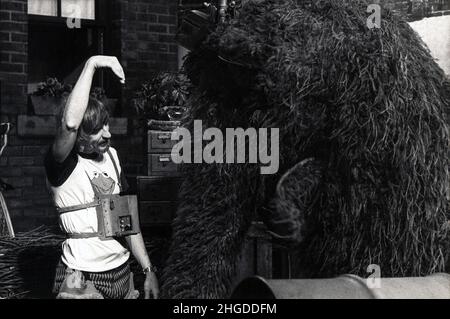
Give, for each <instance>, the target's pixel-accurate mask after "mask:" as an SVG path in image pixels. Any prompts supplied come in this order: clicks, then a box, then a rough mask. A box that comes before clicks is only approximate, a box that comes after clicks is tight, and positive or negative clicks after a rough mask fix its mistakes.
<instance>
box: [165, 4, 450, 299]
mask: <svg viewBox="0 0 450 319" xmlns="http://www.w3.org/2000/svg"><path fill="white" fill-rule="evenodd" d="M366 9H367V3H365V2H363V1H358V0H320V1H315V2H313V3H312V4H309V1H305V2H301V3H300V4H296V3H294V2H293V1H276V0H262V1H261V0H259V1H255V0H253V1H248V2H247V3H246V5H245V6H244V8H243V10H242V13H241V16H240V18H239V19H237V20H236V21H234V22H232V23H229V24H226V25H224V26H222V27H219V28H217V30H216V31H215V32H214V33H212V34H211V35H210V36H209V38H208V39H207V40H206V41H205V42H204V43H203V44H202V46H201V47H200V48H199V49H198V50H195V51H193V52H192V53H191V54H190V56H189V58H188V60H187V61H186V64H185V66H186V69H187V71H188V73H189V76H190V78H191V80H192V82H193V83H194V85H195V92H193V93H194V94H193V97H192V99H191V101H190V106H191V114H190V119H191V122H190V123H187V124H186V125H187V127H192V120H194V119H201V120H203V124H204V125H205V127H218V128H221V129H225V128H227V127H231V128H235V127H243V128H248V127H255V128H259V127H267V128H271V127H275V128H280V170H279V172H278V174H276V175H260V171H259V167H258V166H256V165H242V164H240V165H232V164H214V165H208V164H204V165H203V164H200V165H186V167H185V169H186V174H187V177H186V180H185V182H184V184H183V187H182V192H181V195H180V196H181V197H180V201H181V202H180V205H179V208H178V212H177V216H176V218H175V221H174V223H173V242H172V245H171V250H170V252H169V258H168V260H167V265H166V268H165V271H164V274H163V277H162V284H163V285H162V293H163V294H164V295H165V296H166V297H172V298H223V297H226V296H227V295H228V294H229V293H230V283H231V281H232V278H233V275H234V272H235V268H236V259H237V257H238V255H239V252H240V249H241V246H242V242H243V238H244V236H245V233H246V231H247V229H248V226H249V224H250V222H251V220H252V219H253V218H255V217H256V216H258V214H259V216H261V217H262V218H264V219H265V220H266V222H267V225H269V227H270V228H271V229H272V231H274V232H275V233H276V234H277V235H278V237H280V238H283V239H284V240H285V241H286V240H288V241H290V242H299V241H301V244H300V245H299V246H296V247H295V251H296V252H297V254H298V256H300V258H297V260H298V261H297V263H296V264H295V269H296V270H297V275H299V276H305V277H329V276H335V275H339V274H343V273H353V274H359V275H365V274H366V268H367V266H368V265H369V264H379V265H380V266H381V271H382V274H383V276H419V275H426V274H430V273H433V272H437V271H443V270H444V269H445V266H446V263H448V253H449V224H448V219H449V206H448V197H447V196H448V191H449V172H448V167H449V160H448V158H449V156H448V155H449V144H448V143H449V138H450V135H449V118H448V115H449V87H448V86H449V83H448V82H447V79H446V78H445V75H444V73H443V71H442V70H441V69H440V68H439V67H438V65H437V64H436V63H435V61H433V59H432V58H431V56H430V53H429V52H428V50H427V48H426V47H425V45H424V44H423V42H422V41H421V40H420V39H419V38H418V36H417V35H416V34H415V33H414V32H413V31H412V29H411V28H410V27H409V26H408V24H407V23H406V22H404V21H401V20H399V19H398V18H397V17H395V16H393V15H392V13H391V12H389V11H383V12H382V25H381V28H380V29H376V28H375V29H369V28H368V27H367V25H366V21H367V18H368V16H369V14H368V13H366ZM301 162H302V163H301ZM298 163H300V164H298ZM286 173H287V175H285V176H284V177H283V179H282V183H280V184H279V186H278V188H277V187H276V185H277V183H278V182H279V181H280V178H281V176H283V175H284V174H286ZM299 185H300V186H301V187H299ZM283 224H284V225H285V226H282V227H280V225H283Z"/></svg>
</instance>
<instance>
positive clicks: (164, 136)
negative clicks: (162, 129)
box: [156, 133, 171, 143]
mask: <svg viewBox="0 0 450 319" xmlns="http://www.w3.org/2000/svg"><path fill="white" fill-rule="evenodd" d="M170 137H171V133H161V134H158V135H157V136H156V138H157V139H158V140H159V141H161V142H162V143H166V141H168V140H170Z"/></svg>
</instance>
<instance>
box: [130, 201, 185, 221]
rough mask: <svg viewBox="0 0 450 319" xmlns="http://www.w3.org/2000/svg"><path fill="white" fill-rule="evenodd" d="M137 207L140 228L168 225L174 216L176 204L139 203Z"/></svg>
mask: <svg viewBox="0 0 450 319" xmlns="http://www.w3.org/2000/svg"><path fill="white" fill-rule="evenodd" d="M139 206H140V207H139V219H140V223H141V225H142V226H145V225H152V224H170V223H171V222H172V219H173V217H174V216H175V210H176V202H140V203H139Z"/></svg>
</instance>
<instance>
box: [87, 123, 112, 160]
mask: <svg viewBox="0 0 450 319" xmlns="http://www.w3.org/2000/svg"><path fill="white" fill-rule="evenodd" d="M110 139H111V133H110V132H109V124H105V125H103V127H102V128H101V129H100V131H98V132H97V133H96V134H91V135H89V140H88V143H89V145H90V146H91V147H90V148H91V149H92V151H93V152H95V153H98V154H104V153H105V152H106V151H108V148H109V146H110Z"/></svg>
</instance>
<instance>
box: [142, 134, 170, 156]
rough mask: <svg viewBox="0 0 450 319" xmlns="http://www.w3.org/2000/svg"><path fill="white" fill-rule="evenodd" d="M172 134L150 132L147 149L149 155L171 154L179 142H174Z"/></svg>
mask: <svg viewBox="0 0 450 319" xmlns="http://www.w3.org/2000/svg"><path fill="white" fill-rule="evenodd" d="M171 136H172V132H165V131H148V135H147V147H148V152H149V153H170V152H171V150H172V147H173V146H174V145H175V144H177V142H178V141H172V140H171V139H170V137H171Z"/></svg>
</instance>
